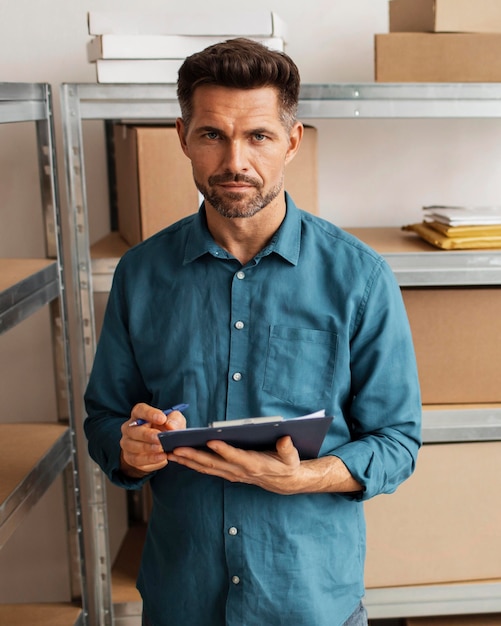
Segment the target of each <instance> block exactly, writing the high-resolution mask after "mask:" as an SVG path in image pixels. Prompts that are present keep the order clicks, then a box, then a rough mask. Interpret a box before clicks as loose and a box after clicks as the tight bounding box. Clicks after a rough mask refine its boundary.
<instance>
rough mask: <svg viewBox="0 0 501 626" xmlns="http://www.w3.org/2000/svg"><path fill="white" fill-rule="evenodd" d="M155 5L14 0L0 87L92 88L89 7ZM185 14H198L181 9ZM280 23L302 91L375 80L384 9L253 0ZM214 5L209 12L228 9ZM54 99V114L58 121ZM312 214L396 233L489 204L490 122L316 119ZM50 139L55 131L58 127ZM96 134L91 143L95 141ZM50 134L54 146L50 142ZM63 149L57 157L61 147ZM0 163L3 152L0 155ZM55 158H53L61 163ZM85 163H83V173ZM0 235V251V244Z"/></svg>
mask: <svg viewBox="0 0 501 626" xmlns="http://www.w3.org/2000/svg"><path fill="white" fill-rule="evenodd" d="M169 5H170V6H172V7H173V9H172V10H173V11H176V8H175V7H176V4H175V3H174V2H169V3H166V2H165V1H160V0H143V1H142V2H141V3H139V2H137V0H136V1H135V0H87V1H85V2H84V1H83V0H72V1H71V2H67V1H65V0H45V1H42V0H37V1H35V0H17V1H16V2H3V3H2V4H1V5H0V34H1V37H0V80H6V81H48V82H50V83H52V84H53V86H54V88H55V90H56V92H57V89H58V85H59V84H60V83H62V82H87V81H90V82H93V81H94V80H95V74H94V68H93V67H92V65H90V64H89V63H88V62H87V59H86V54H85V44H86V42H87V40H88V39H89V36H88V34H87V23H86V12H87V11H89V10H104V9H106V10H112V9H124V10H136V9H139V8H141V10H143V11H146V10H151V11H159V10H169V8H170V6H169ZM182 6H183V9H184V10H186V11H192V10H193V11H196V10H197V9H204V10H205V9H206V7H207V4H206V2H205V1H203V0H185V2H184V3H183V5H182ZM253 6H254V7H256V8H263V9H269V8H271V9H273V10H275V11H276V12H277V13H278V14H279V15H280V16H281V17H282V18H283V19H284V20H285V21H286V22H287V24H288V27H289V43H288V47H287V51H288V52H289V54H290V55H291V56H292V57H293V58H294V59H295V61H296V62H297V64H298V66H299V68H300V70H301V74H302V79H303V82H304V83H309V82H326V83H329V82H366V81H369V82H370V81H372V80H373V56H374V53H373V35H374V33H377V32H387V30H388V0H310V1H309V2H307V3H300V2H298V3H296V2H294V3H292V2H290V1H289V0H274V1H272V2H271V3H270V2H269V0H256V1H255V2H254V3H253ZM234 7H235V4H234V3H233V2H229V0H213V1H212V2H211V10H213V12H214V19H217V14H218V11H225V10H234ZM58 107H59V103H58V92H57V93H56V107H55V108H56V115H58ZM318 125H319V127H320V128H321V129H322V132H321V136H320V164H321V165H320V206H321V212H322V215H323V216H324V217H326V218H328V219H330V220H332V221H335V222H337V223H338V224H339V225H341V226H353V225H361V224H367V225H400V224H403V223H407V222H410V221H419V220H420V218H421V216H420V207H421V205H422V204H428V203H467V204H493V203H499V196H500V191H501V189H500V187H501V182H500V181H501V176H500V173H501V172H500V170H501V160H499V159H498V158H497V157H498V155H499V152H498V148H497V146H498V145H499V140H500V138H501V124H499V123H498V122H496V121H495V120H447V121H444V120H419V121H417V120H416V121H412V120H407V121H394V120H389V121H388V120H379V121H371V120H353V121H348V120H344V121H339V122H332V121H328V122H325V121H324V122H321V123H319V124H318ZM97 126H98V127H97V128H95V129H92V130H91V131H88V132H90V133H91V135H90V136H91V139H90V140H89V148H88V149H89V157H90V158H89V162H91V161H92V168H90V169H89V171H88V179H89V181H90V183H91V189H90V191H89V194H90V200H91V204H92V207H93V213H94V214H95V216H96V217H95V219H94V220H93V223H92V224H91V236H93V238H96V237H98V236H100V235H101V234H103V230H106V228H107V204H106V193H105V191H104V190H105V188H106V176H105V166H104V157H103V156H102V153H103V149H102V144H101V143H100V139H99V136H100V129H99V125H97ZM58 131H60V129H59V128H58ZM94 135H95V137H94ZM60 141H61V139H60V132H58V142H59V143H58V145H60ZM61 152H62V150H61ZM0 155H1V157H0V158H1V159H2V163H3V161H4V160H7V161H8V160H9V147H8V146H0ZM60 160H61V157H60ZM89 167H90V166H88V168H89ZM2 238H3V237H2V234H1V233H0V246H1V245H2Z"/></svg>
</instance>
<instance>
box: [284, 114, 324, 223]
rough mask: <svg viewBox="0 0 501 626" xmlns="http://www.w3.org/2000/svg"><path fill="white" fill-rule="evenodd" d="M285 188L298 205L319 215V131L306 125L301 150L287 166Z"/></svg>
mask: <svg viewBox="0 0 501 626" xmlns="http://www.w3.org/2000/svg"><path fill="white" fill-rule="evenodd" d="M285 189H286V191H287V192H288V193H289V194H290V196H291V197H292V199H293V200H294V202H295V203H296V206H298V207H299V208H300V209H304V210H305V211H308V212H309V213H313V214H314V215H318V212H319V208H318V131H317V129H316V128H315V127H313V126H305V127H304V135H303V140H302V142H301V146H300V148H299V152H298V153H297V154H296V156H295V157H294V159H292V161H291V162H290V163H289V164H288V165H287V167H286V168H285Z"/></svg>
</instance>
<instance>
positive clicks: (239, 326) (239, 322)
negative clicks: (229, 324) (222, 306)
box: [235, 320, 245, 330]
mask: <svg viewBox="0 0 501 626" xmlns="http://www.w3.org/2000/svg"><path fill="white" fill-rule="evenodd" d="M244 326H245V324H244V323H243V322H241V321H240V320H239V321H238V322H235V328H236V329H237V330H242V328H243V327H244Z"/></svg>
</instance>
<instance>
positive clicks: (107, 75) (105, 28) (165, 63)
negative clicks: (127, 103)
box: [87, 10, 286, 84]
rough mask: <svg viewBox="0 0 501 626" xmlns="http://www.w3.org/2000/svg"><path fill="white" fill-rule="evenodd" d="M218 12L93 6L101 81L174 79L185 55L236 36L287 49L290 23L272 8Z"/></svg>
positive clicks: (91, 46)
mask: <svg viewBox="0 0 501 626" xmlns="http://www.w3.org/2000/svg"><path fill="white" fill-rule="evenodd" d="M214 17H215V16H214V14H213V13H211V14H203V13H200V12H197V13H181V14H178V15H176V14H173V13H172V12H169V13H151V12H149V11H146V12H145V11H141V12H139V13H138V12H127V11H117V12H113V11H111V12H108V11H92V12H90V13H88V17H87V19H88V30H89V34H90V35H93V38H92V39H91V40H90V41H89V42H88V43H87V57H88V60H89V61H90V62H91V63H93V64H94V65H95V68H96V76H97V82H99V83H165V84H175V83H176V81H177V75H178V71H179V68H180V67H181V65H182V63H183V61H184V59H185V58H186V57H187V56H190V55H191V54H194V53H195V52H199V51H200V50H203V49H204V48H206V47H208V46H211V45H213V44H215V43H218V42H220V41H224V40H226V39H230V38H232V37H248V38H249V39H253V40H256V41H259V42H260V43H262V44H263V45H265V46H266V47H268V48H270V49H273V50H280V51H283V50H284V47H285V36H286V26H285V23H284V22H283V21H282V20H281V19H280V17H279V16H278V15H277V14H276V13H274V12H272V11H260V10H251V11H236V12H231V11H225V12H224V14H222V15H218V16H217V19H214Z"/></svg>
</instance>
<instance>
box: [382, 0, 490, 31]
mask: <svg viewBox="0 0 501 626" xmlns="http://www.w3.org/2000/svg"><path fill="white" fill-rule="evenodd" d="M390 32H422V33H425V32H443V33H499V32H501V3H500V2H499V0H390Z"/></svg>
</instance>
